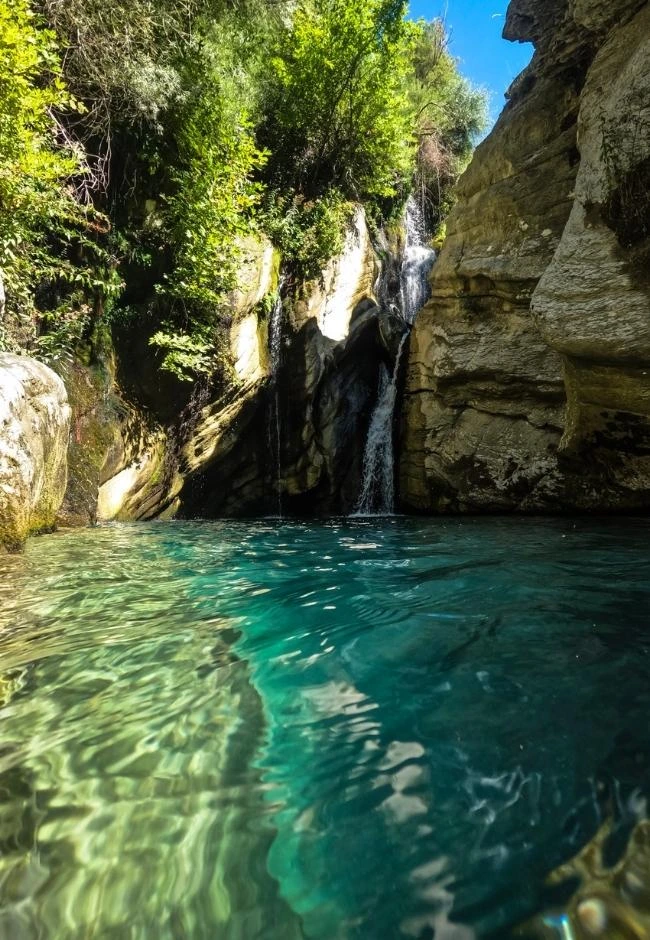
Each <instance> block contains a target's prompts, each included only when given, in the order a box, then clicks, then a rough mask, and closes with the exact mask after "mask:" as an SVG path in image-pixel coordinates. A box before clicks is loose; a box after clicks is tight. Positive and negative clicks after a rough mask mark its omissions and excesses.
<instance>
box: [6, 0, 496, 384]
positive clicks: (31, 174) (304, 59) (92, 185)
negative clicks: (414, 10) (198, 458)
mask: <svg viewBox="0 0 650 940" xmlns="http://www.w3.org/2000/svg"><path fill="white" fill-rule="evenodd" d="M31 2H32V3H33V4H34V5H35V7H34V8H35V9H38V11H39V16H36V15H34V13H33V12H32V9H31V8H30V5H29V4H30V0H4V2H3V3H2V5H1V6H0V54H1V56H0V210H1V211H0V268H1V269H2V271H3V272H4V280H5V282H6V285H7V288H8V298H9V304H8V307H9V309H10V311H11V316H12V317H13V322H14V326H15V325H16V324H19V325H20V324H22V326H21V327H20V329H18V330H17V331H16V329H14V333H16V332H18V333H20V334H21V335H20V341H21V342H22V343H23V345H24V344H25V343H26V342H27V340H28V339H29V337H28V336H27V334H28V333H30V334H31V342H32V344H33V345H34V346H35V348H36V350H37V353H38V354H39V355H41V356H42V357H46V358H50V359H52V358H57V357H59V358H60V357H62V356H65V355H67V352H66V350H69V349H70V347H73V346H75V345H76V344H78V343H80V342H84V341H86V340H87V337H88V336H92V335H94V330H95V328H96V326H97V323H98V321H99V320H101V319H102V318H103V322H109V319H107V317H109V318H110V324H111V326H112V328H113V329H114V330H115V331H119V330H121V329H125V328H126V327H125V323H126V322H127V320H129V318H130V319H131V325H130V327H129V328H133V324H132V319H133V317H137V318H138V323H139V328H140V329H142V330H143V331H145V334H146V335H147V336H151V340H150V345H151V346H152V349H155V350H156V351H157V356H158V358H159V360H160V361H161V362H162V366H163V368H164V369H166V370H168V371H171V372H172V373H173V374H174V375H176V376H177V377H178V378H180V379H183V380H185V379H191V378H195V377H196V376H197V375H199V374H207V373H213V372H214V371H215V370H216V369H217V368H221V369H223V368H224V363H223V360H224V359H225V358H227V357H226V356H225V354H224V350H225V348H226V343H225V339H226V331H227V329H228V326H229V320H230V315H231V309H230V297H231V293H232V291H233V290H235V289H236V288H237V286H238V285H237V274H238V268H239V266H240V264H241V245H242V243H243V242H244V241H245V239H246V238H247V237H248V236H249V235H251V234H252V235H255V234H256V233H257V232H259V231H260V230H261V229H262V230H265V231H266V232H267V233H268V234H269V235H270V237H271V239H272V240H273V242H274V244H275V245H276V247H277V248H278V249H279V250H280V251H281V253H282V256H283V260H284V263H285V265H286V266H288V267H289V268H290V269H291V273H292V274H293V275H294V276H295V277H297V278H313V277H316V276H318V274H319V273H320V271H321V270H322V269H323V267H324V266H325V265H326V263H327V262H328V260H329V259H330V258H331V257H332V256H334V255H336V254H337V253H339V252H340V251H341V249H342V247H343V244H344V237H345V232H346V227H347V226H348V224H349V221H350V218H351V216H352V214H353V211H354V205H355V203H357V202H362V203H363V204H364V206H365V208H366V212H367V215H368V217H369V218H370V219H371V220H373V221H374V222H375V223H376V224H377V225H381V224H384V223H385V222H386V220H389V219H391V218H393V217H395V216H396V215H397V214H398V213H399V210H400V207H401V206H402V205H403V202H404V200H405V199H406V197H407V195H408V193H409V191H410V190H411V188H412V186H413V181H414V180H415V183H416V185H417V186H418V187H419V188H420V189H421V191H422V192H423V193H424V194H425V199H426V201H427V204H428V206H429V207H430V212H429V214H430V217H431V218H432V219H433V221H434V222H436V223H438V222H440V220H441V219H442V218H443V216H444V212H445V211H446V209H447V207H448V206H449V204H450V198H451V197H450V192H451V186H452V184H453V182H454V181H455V179H456V178H457V176H458V173H459V172H460V170H461V169H462V166H463V165H464V163H465V162H466V160H467V159H468V156H469V153H470V151H471V146H472V142H473V140H474V138H475V136H476V134H477V133H478V131H479V129H480V127H481V123H482V120H483V116H484V99H483V97H482V96H481V94H480V93H478V92H476V91H475V90H474V89H472V88H471V87H470V86H469V85H468V84H467V83H466V82H465V81H464V80H463V79H462V78H461V77H460V76H459V74H458V71H457V67H456V63H455V61H454V60H453V59H452V58H451V56H449V54H448V51H447V48H446V37H445V32H444V28H443V27H442V25H441V24H440V23H433V24H425V23H423V22H420V23H413V22H411V21H409V20H408V19H407V18H406V15H405V13H406V0H365V2H363V3H361V2H359V0H182V2H179V0H31ZM46 26H47V28H46ZM59 49H60V50H61V56H62V59H63V61H64V63H65V68H64V72H65V74H63V71H62V68H61V64H60V55H59V51H58V50H59ZM102 213H105V214H102ZM109 217H110V222H109ZM122 288H124V291H123V293H121V291H122Z"/></svg>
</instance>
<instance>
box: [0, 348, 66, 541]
mask: <svg viewBox="0 0 650 940" xmlns="http://www.w3.org/2000/svg"><path fill="white" fill-rule="evenodd" d="M69 431H70V408H69V405H68V398H67V394H66V390H65V387H64V385H63V382H62V381H61V379H60V378H59V377H58V376H57V375H55V374H54V372H52V371H51V370H50V369H48V368H47V366H44V365H43V364H42V363H40V362H36V361H35V360H33V359H28V358H27V357H26V356H13V355H10V354H8V353H0V551H2V550H3V549H5V550H8V551H18V550H19V549H20V548H22V546H23V544H24V542H25V539H26V538H27V536H28V535H30V534H31V533H34V532H42V531H45V530H47V529H51V528H52V527H53V526H54V522H55V519H56V514H57V512H58V510H59V507H60V505H61V502H62V500H63V495H64V493H65V487H66V474H67V451H68V436H69Z"/></svg>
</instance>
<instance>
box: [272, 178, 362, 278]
mask: <svg viewBox="0 0 650 940" xmlns="http://www.w3.org/2000/svg"><path fill="white" fill-rule="evenodd" d="M353 212H354V204H353V203H351V202H350V201H349V200H347V199H345V197H344V196H343V195H342V194H341V193H340V192H339V190H338V189H336V188H331V189H329V190H328V191H327V192H326V193H325V194H324V195H323V196H322V197H321V198H320V199H314V200H311V201H307V200H305V199H303V198H301V197H295V196H292V195H291V194H288V195H287V194H282V193H278V192H276V193H273V194H272V195H271V196H270V197H269V199H268V200H267V208H266V214H265V219H264V223H265V227H266V230H267V232H268V233H269V235H270V237H271V238H272V240H273V242H274V243H275V244H276V245H277V247H278V248H279V249H280V251H281V252H282V255H283V257H284V258H285V259H288V260H290V261H291V263H292V264H293V267H294V269H295V273H296V274H297V275H298V276H300V277H304V278H313V277H317V276H318V274H319V273H320V272H321V270H322V269H323V267H324V266H325V265H326V264H327V262H328V261H329V259H330V258H332V257H334V256H335V255H337V254H339V252H340V251H341V250H342V248H343V243H344V237H345V231H346V227H347V225H348V223H349V221H350V219H351V217H352V215H353Z"/></svg>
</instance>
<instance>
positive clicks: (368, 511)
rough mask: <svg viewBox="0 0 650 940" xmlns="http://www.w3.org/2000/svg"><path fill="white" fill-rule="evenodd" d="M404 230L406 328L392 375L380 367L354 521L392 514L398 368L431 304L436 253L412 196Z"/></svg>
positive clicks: (401, 308)
mask: <svg viewBox="0 0 650 940" xmlns="http://www.w3.org/2000/svg"><path fill="white" fill-rule="evenodd" d="M404 227H405V231H406V239H405V244H404V254H403V256H402V267H401V271H400V291H399V298H398V304H397V307H398V308H399V312H400V314H401V316H402V318H403V319H404V321H405V324H406V326H407V329H406V330H405V332H404V335H403V336H402V339H401V342H400V344H399V349H398V351H397V356H396V358H395V365H394V367H393V373H392V375H390V374H389V372H388V369H387V368H386V367H385V366H384V365H382V366H381V373H380V378H379V397H378V399H377V404H376V406H375V410H374V412H373V414H372V418H371V420H370V427H369V429H368V438H367V440H366V449H365V452H364V455H363V477H362V484H361V494H360V496H359V500H358V502H357V505H356V508H355V513H354V514H355V515H358V516H367V515H390V514H391V513H392V512H393V510H394V506H395V479H394V477H395V454H394V446H393V424H394V414H395V404H396V401H397V387H398V380H399V375H400V366H401V362H402V355H403V352H404V348H405V346H406V340H407V339H408V336H409V329H410V327H411V326H412V324H413V321H414V320H415V317H416V314H417V313H418V311H419V310H420V309H421V308H422V307H423V306H424V304H425V303H426V302H427V300H428V299H429V274H430V272H431V268H432V266H433V262H434V261H435V258H436V255H435V252H434V251H433V250H432V249H431V248H428V247H427V246H426V232H425V225H424V218H423V214H422V211H421V209H420V206H419V205H418V203H417V202H416V200H415V199H413V197H412V196H411V198H410V199H409V201H408V203H407V204H406V213H405V219H404Z"/></svg>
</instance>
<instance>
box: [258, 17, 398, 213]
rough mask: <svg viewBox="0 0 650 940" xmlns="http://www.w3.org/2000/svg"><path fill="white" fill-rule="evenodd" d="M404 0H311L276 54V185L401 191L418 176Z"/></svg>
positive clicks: (271, 120) (360, 195)
mask: <svg viewBox="0 0 650 940" xmlns="http://www.w3.org/2000/svg"><path fill="white" fill-rule="evenodd" d="M405 8H406V2H405V0H366V2H364V3H358V2H357V0H303V2H301V3H300V4H299V5H298V7H297V8H296V10H295V12H294V15H293V18H292V20H291V23H290V24H288V25H287V27H286V29H285V31H284V32H283V33H282V34H281V35H280V37H279V41H278V44H277V46H276V48H275V50H274V53H273V55H272V58H271V72H270V76H269V89H268V96H267V102H266V109H265V110H266V114H267V120H266V122H265V125H264V127H263V130H262V140H263V141H264V143H265V145H266V146H268V148H269V150H270V151H271V154H272V156H271V160H270V176H271V182H272V184H273V186H275V187H280V188H282V187H287V186H290V187H292V188H293V189H294V190H295V191H296V192H297V193H299V194H301V195H304V196H305V197H307V198H313V197H316V196H319V195H321V194H322V193H323V192H325V191H326V190H327V189H328V188H329V187H336V188H338V189H339V190H340V191H341V193H343V195H344V196H346V197H348V198H354V199H373V198H382V197H386V196H391V195H393V194H394V192H395V189H396V186H397V185H398V183H399V181H400V180H401V179H403V178H404V177H406V176H408V175H409V174H410V169H411V156H412V147H411V129H412V128H411V123H410V113H409V103H408V100H407V98H406V96H405V94H404V84H405V79H406V75H407V70H408V67H409V49H410V46H411V44H412V42H413V37H414V29H413V27H412V25H411V24H410V23H409V22H408V21H407V20H405V18H404V14H405Z"/></svg>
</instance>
